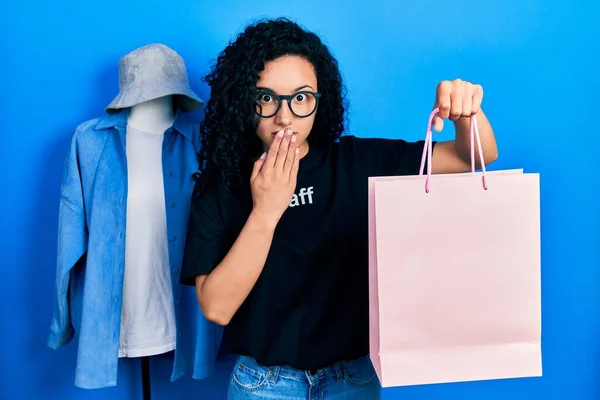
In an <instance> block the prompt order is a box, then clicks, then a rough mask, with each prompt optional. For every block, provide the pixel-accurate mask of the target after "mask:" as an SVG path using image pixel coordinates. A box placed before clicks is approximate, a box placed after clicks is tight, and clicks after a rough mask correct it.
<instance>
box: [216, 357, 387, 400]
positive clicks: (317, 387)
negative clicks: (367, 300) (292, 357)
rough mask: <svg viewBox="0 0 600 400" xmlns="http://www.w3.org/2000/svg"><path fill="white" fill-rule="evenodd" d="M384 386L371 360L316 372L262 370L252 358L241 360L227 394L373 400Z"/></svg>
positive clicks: (235, 399) (282, 399) (235, 397)
mask: <svg viewBox="0 0 600 400" xmlns="http://www.w3.org/2000/svg"><path fill="white" fill-rule="evenodd" d="M380 393H381V385H380V383H379V379H378V378H377V375H376V374H375V369H374V368H373V364H371V360H370V359H369V357H363V358H359V359H357V360H352V361H342V362H339V363H335V364H333V365H330V366H328V367H325V368H322V369H319V370H316V371H305V370H298V369H294V368H292V367H288V366H275V367H263V366H261V365H258V363H257V362H256V360H254V359H253V358H250V357H246V356H241V357H239V358H238V360H237V362H236V363H235V366H234V367H233V372H232V374H231V379H230V381H229V388H228V392H227V399H229V400H243V399H248V400H254V399H277V400H317V399H319V400H328V399H336V400H342V399H343V400H355V399H356V400H358V399H365V400H372V399H375V400H377V399H379V398H380Z"/></svg>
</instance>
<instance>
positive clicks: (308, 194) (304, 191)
mask: <svg viewBox="0 0 600 400" xmlns="http://www.w3.org/2000/svg"><path fill="white" fill-rule="evenodd" d="M312 195H313V187H312V186H311V187H309V188H308V189H307V188H302V189H300V193H298V194H294V196H293V197H292V201H290V207H296V206H300V205H304V204H306V200H305V197H308V204H312V202H313V199H312ZM298 199H299V200H298Z"/></svg>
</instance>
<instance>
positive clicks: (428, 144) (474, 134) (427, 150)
mask: <svg viewBox="0 0 600 400" xmlns="http://www.w3.org/2000/svg"><path fill="white" fill-rule="evenodd" d="M439 112H440V109H439V107H436V108H435V109H434V110H433V111H432V112H431V114H430V115H429V122H428V124H427V134H426V136H425V143H424V145H423V155H422V156H421V167H420V169H419V175H423V170H424V168H425V159H427V179H426V180H425V192H427V193H429V181H430V180H431V158H432V157H431V156H432V154H431V153H432V146H433V145H432V140H433V132H432V126H433V118H434V117H435V116H436V115H437V114H439ZM470 125H471V126H470V133H471V172H472V173H475V143H474V142H475V140H474V139H475V138H476V139H477V147H478V149H479V160H480V162H481V171H482V172H483V175H482V177H481V181H482V183H483V188H484V189H485V190H487V188H488V186H487V180H486V170H485V161H484V159H483V150H482V149H481V138H480V137H479V128H478V127H477V117H476V116H475V115H473V116H472V117H471V124H470Z"/></svg>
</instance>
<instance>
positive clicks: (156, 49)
mask: <svg viewBox="0 0 600 400" xmlns="http://www.w3.org/2000/svg"><path fill="white" fill-rule="evenodd" d="M168 95H174V96H175V99H174V100H175V101H174V104H176V105H177V106H178V107H179V108H180V109H181V110H182V111H184V112H186V111H191V110H194V109H197V108H200V107H202V105H203V104H204V101H202V100H201V99H200V97H198V95H196V94H195V93H194V92H193V91H192V89H191V88H190V85H189V78H188V75H187V71H186V68H185V63H184V62H183V58H181V56H180V55H179V54H177V52H175V51H174V50H172V49H171V48H169V47H167V46H165V45H163V44H149V45H146V46H143V47H140V48H138V49H135V50H133V51H132V52H131V53H129V54H126V55H125V56H123V57H122V58H121V59H120V60H119V94H118V95H117V97H115V98H114V100H113V101H112V102H111V103H110V104H109V105H108V106H107V107H106V111H107V112H108V113H113V112H116V111H118V110H120V109H122V108H128V107H132V106H134V105H136V104H140V103H143V102H145V101H148V100H154V99H157V98H159V97H163V96H168Z"/></svg>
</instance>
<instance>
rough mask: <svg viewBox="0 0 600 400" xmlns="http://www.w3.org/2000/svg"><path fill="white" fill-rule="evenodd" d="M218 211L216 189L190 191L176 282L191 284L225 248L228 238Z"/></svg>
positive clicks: (205, 271)
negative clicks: (180, 264) (184, 240)
mask: <svg viewBox="0 0 600 400" xmlns="http://www.w3.org/2000/svg"><path fill="white" fill-rule="evenodd" d="M225 228H226V227H225V223H224V221H223V217H222V214H221V210H220V205H219V195H218V188H216V187H214V188H212V189H209V190H207V191H206V192H205V193H203V194H202V196H197V195H196V192H195V191H194V195H193V196H192V201H191V206H190V216H189V222H188V230H187V234H186V242H185V247H184V252H183V263H182V266H181V274H180V283H182V284H184V285H190V286H193V285H195V280H196V276H198V275H207V274H209V273H211V272H212V270H213V269H215V267H216V266H217V265H218V264H219V263H220V262H221V261H222V260H223V258H224V257H225V255H226V254H227V251H228V237H227V234H226V232H227V231H226V229H225Z"/></svg>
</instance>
